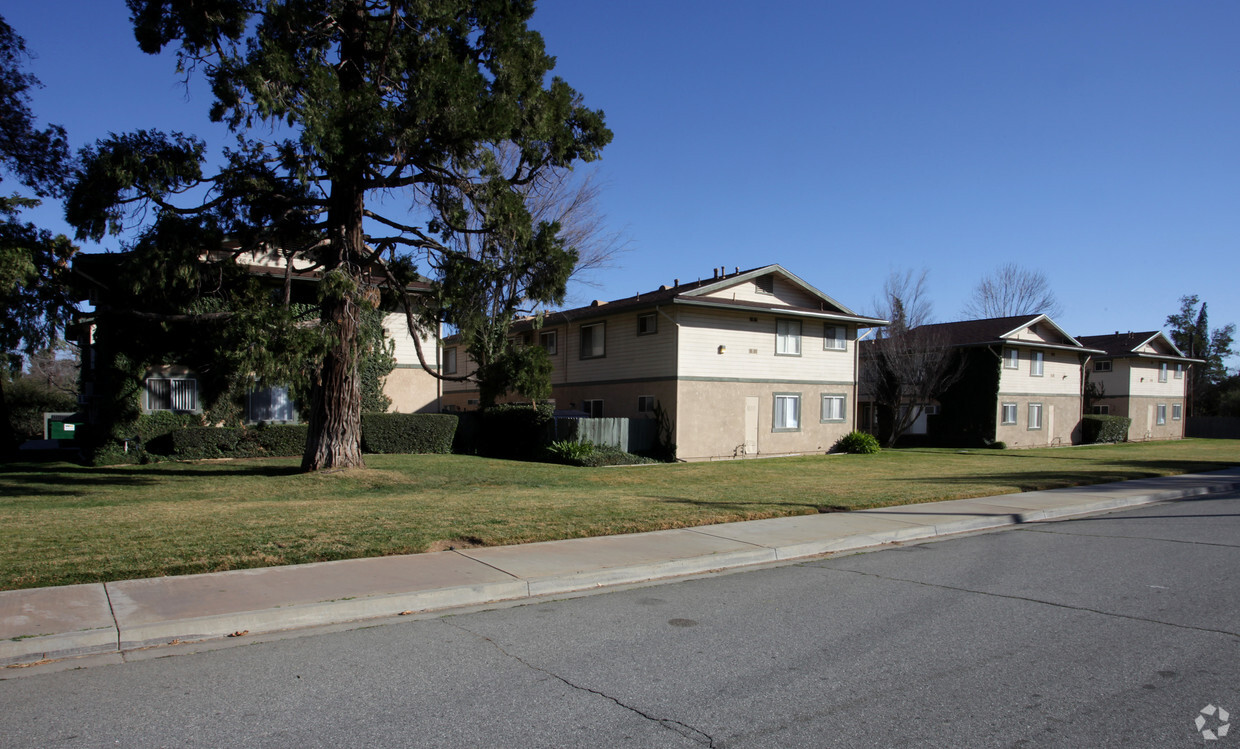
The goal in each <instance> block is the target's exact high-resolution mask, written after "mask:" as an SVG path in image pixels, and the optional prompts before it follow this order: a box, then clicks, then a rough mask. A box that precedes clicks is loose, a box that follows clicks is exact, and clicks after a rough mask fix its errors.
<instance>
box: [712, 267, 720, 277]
mask: <svg viewBox="0 0 1240 749" xmlns="http://www.w3.org/2000/svg"><path fill="white" fill-rule="evenodd" d="M711 270H713V271H714V272H715V278H719V269H718V268H711Z"/></svg>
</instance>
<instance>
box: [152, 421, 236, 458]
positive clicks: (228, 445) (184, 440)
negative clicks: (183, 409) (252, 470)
mask: <svg viewBox="0 0 1240 749" xmlns="http://www.w3.org/2000/svg"><path fill="white" fill-rule="evenodd" d="M243 431H244V430H242V429H238V428H236V427H190V428H189V429H180V430H178V431H175V432H172V433H171V434H169V435H168V438H169V442H170V443H171V447H172V449H171V451H170V453H169V454H170V455H172V457H174V458H176V459H178V460H206V459H208V458H237V457H245V456H244V455H241V454H238V453H240V452H242V451H239V450H238V449H237V447H238V445H239V444H240V443H241V438H242V433H243Z"/></svg>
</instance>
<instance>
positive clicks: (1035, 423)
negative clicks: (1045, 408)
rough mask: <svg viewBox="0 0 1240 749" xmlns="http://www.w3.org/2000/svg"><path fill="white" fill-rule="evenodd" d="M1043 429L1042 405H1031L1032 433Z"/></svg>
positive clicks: (1030, 420)
mask: <svg viewBox="0 0 1240 749" xmlns="http://www.w3.org/2000/svg"><path fill="white" fill-rule="evenodd" d="M1041 428H1042V404H1041V403H1030V404H1029V426H1028V429H1029V430H1030V431H1037V430H1039V429H1041Z"/></svg>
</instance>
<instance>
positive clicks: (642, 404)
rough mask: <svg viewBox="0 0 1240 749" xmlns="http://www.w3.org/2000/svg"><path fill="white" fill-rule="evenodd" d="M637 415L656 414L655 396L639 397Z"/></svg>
mask: <svg viewBox="0 0 1240 749" xmlns="http://www.w3.org/2000/svg"><path fill="white" fill-rule="evenodd" d="M637 413H639V414H649V413H654V396H653V395H639V396H637Z"/></svg>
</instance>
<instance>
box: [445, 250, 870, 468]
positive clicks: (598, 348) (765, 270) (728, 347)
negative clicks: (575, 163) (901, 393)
mask: <svg viewBox="0 0 1240 749" xmlns="http://www.w3.org/2000/svg"><path fill="white" fill-rule="evenodd" d="M721 271H722V269H716V270H715V271H714V273H713V277H712V278H709V279H706V280H698V281H693V282H689V283H683V284H682V283H680V282H679V280H677V281H676V282H675V283H673V284H672V285H670V286H662V287H660V288H659V289H657V290H655V291H652V292H648V293H644V294H637V295H635V296H632V297H628V298H625V299H617V300H614V301H611V302H602V301H596V302H594V303H592V304H590V305H588V306H585V307H579V308H577V309H571V310H564V311H562V312H551V313H548V314H547V315H545V317H544V319H543V322H542V325H541V327H536V323H535V321H534V320H523V321H520V322H518V323H517V324H515V325H514V327H513V334H514V335H515V336H519V337H520V339H521V340H522V341H523V342H524V343H526V344H527V345H539V346H542V347H543V348H544V349H546V351H547V353H548V354H549V356H550V358H551V361H552V365H553V370H552V376H551V377H552V398H553V399H554V401H555V406H556V408H557V409H559V410H574V411H580V412H584V413H587V414H589V415H591V416H597V417H610V416H617V417H629V418H644V417H650V418H653V413H654V409H655V404H659V405H660V406H661V407H662V409H663V410H664V411H665V412H666V413H667V414H668V416H669V417H670V419H671V421H672V428H673V434H674V442H675V444H676V455H677V457H679V458H681V459H688V460H701V459H710V458H732V457H745V456H756V455H772V454H790V453H805V452H821V451H825V450H828V449H830V447H831V446H832V445H833V444H834V443H835V441H836V440H838V439H839V438H840V437H842V436H843V435H845V434H847V433H848V432H849V431H851V430H852V429H853V425H854V418H855V410H856V409H855V405H856V383H857V359H856V339H857V328H858V326H861V327H874V326H876V325H882V324H885V321H883V320H877V319H874V318H869V317H865V316H862V315H858V314H857V313H856V312H854V311H852V310H851V309H849V308H848V307H845V306H844V305H843V304H841V303H839V302H838V301H836V300H835V299H833V298H831V297H830V296H828V295H827V294H825V293H823V292H822V291H819V290H818V289H816V288H814V287H813V286H811V285H810V284H808V283H806V282H805V281H804V280H802V279H800V278H798V277H797V276H795V275H793V274H792V273H790V272H789V271H787V270H785V269H784V268H782V267H781V266H779V265H767V266H764V267H761V268H755V269H752V270H748V271H739V270H738V271H736V272H734V273H732V274H727V273H724V272H721ZM443 362H444V371H445V373H448V374H451V373H454V372H456V371H457V369H458V366H459V367H461V368H463V369H461V373H464V372H465V371H468V369H469V368H470V367H471V366H472V365H471V364H470V362H469V361H468V360H467V357H466V355H465V352H464V350H463V348H462V347H461V346H460V345H459V344H457V343H456V342H455V340H454V339H451V338H450V339H448V340H447V341H446V342H445V348H444V352H443ZM477 397H478V395H477V389H476V386H474V385H471V384H470V383H451V382H445V383H444V389H443V401H444V404H445V406H446V407H449V408H460V409H465V408H471V407H473V406H475V405H476V404H477ZM513 399H514V400H520V399H522V398H521V396H520V395H519V394H514V395H513Z"/></svg>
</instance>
